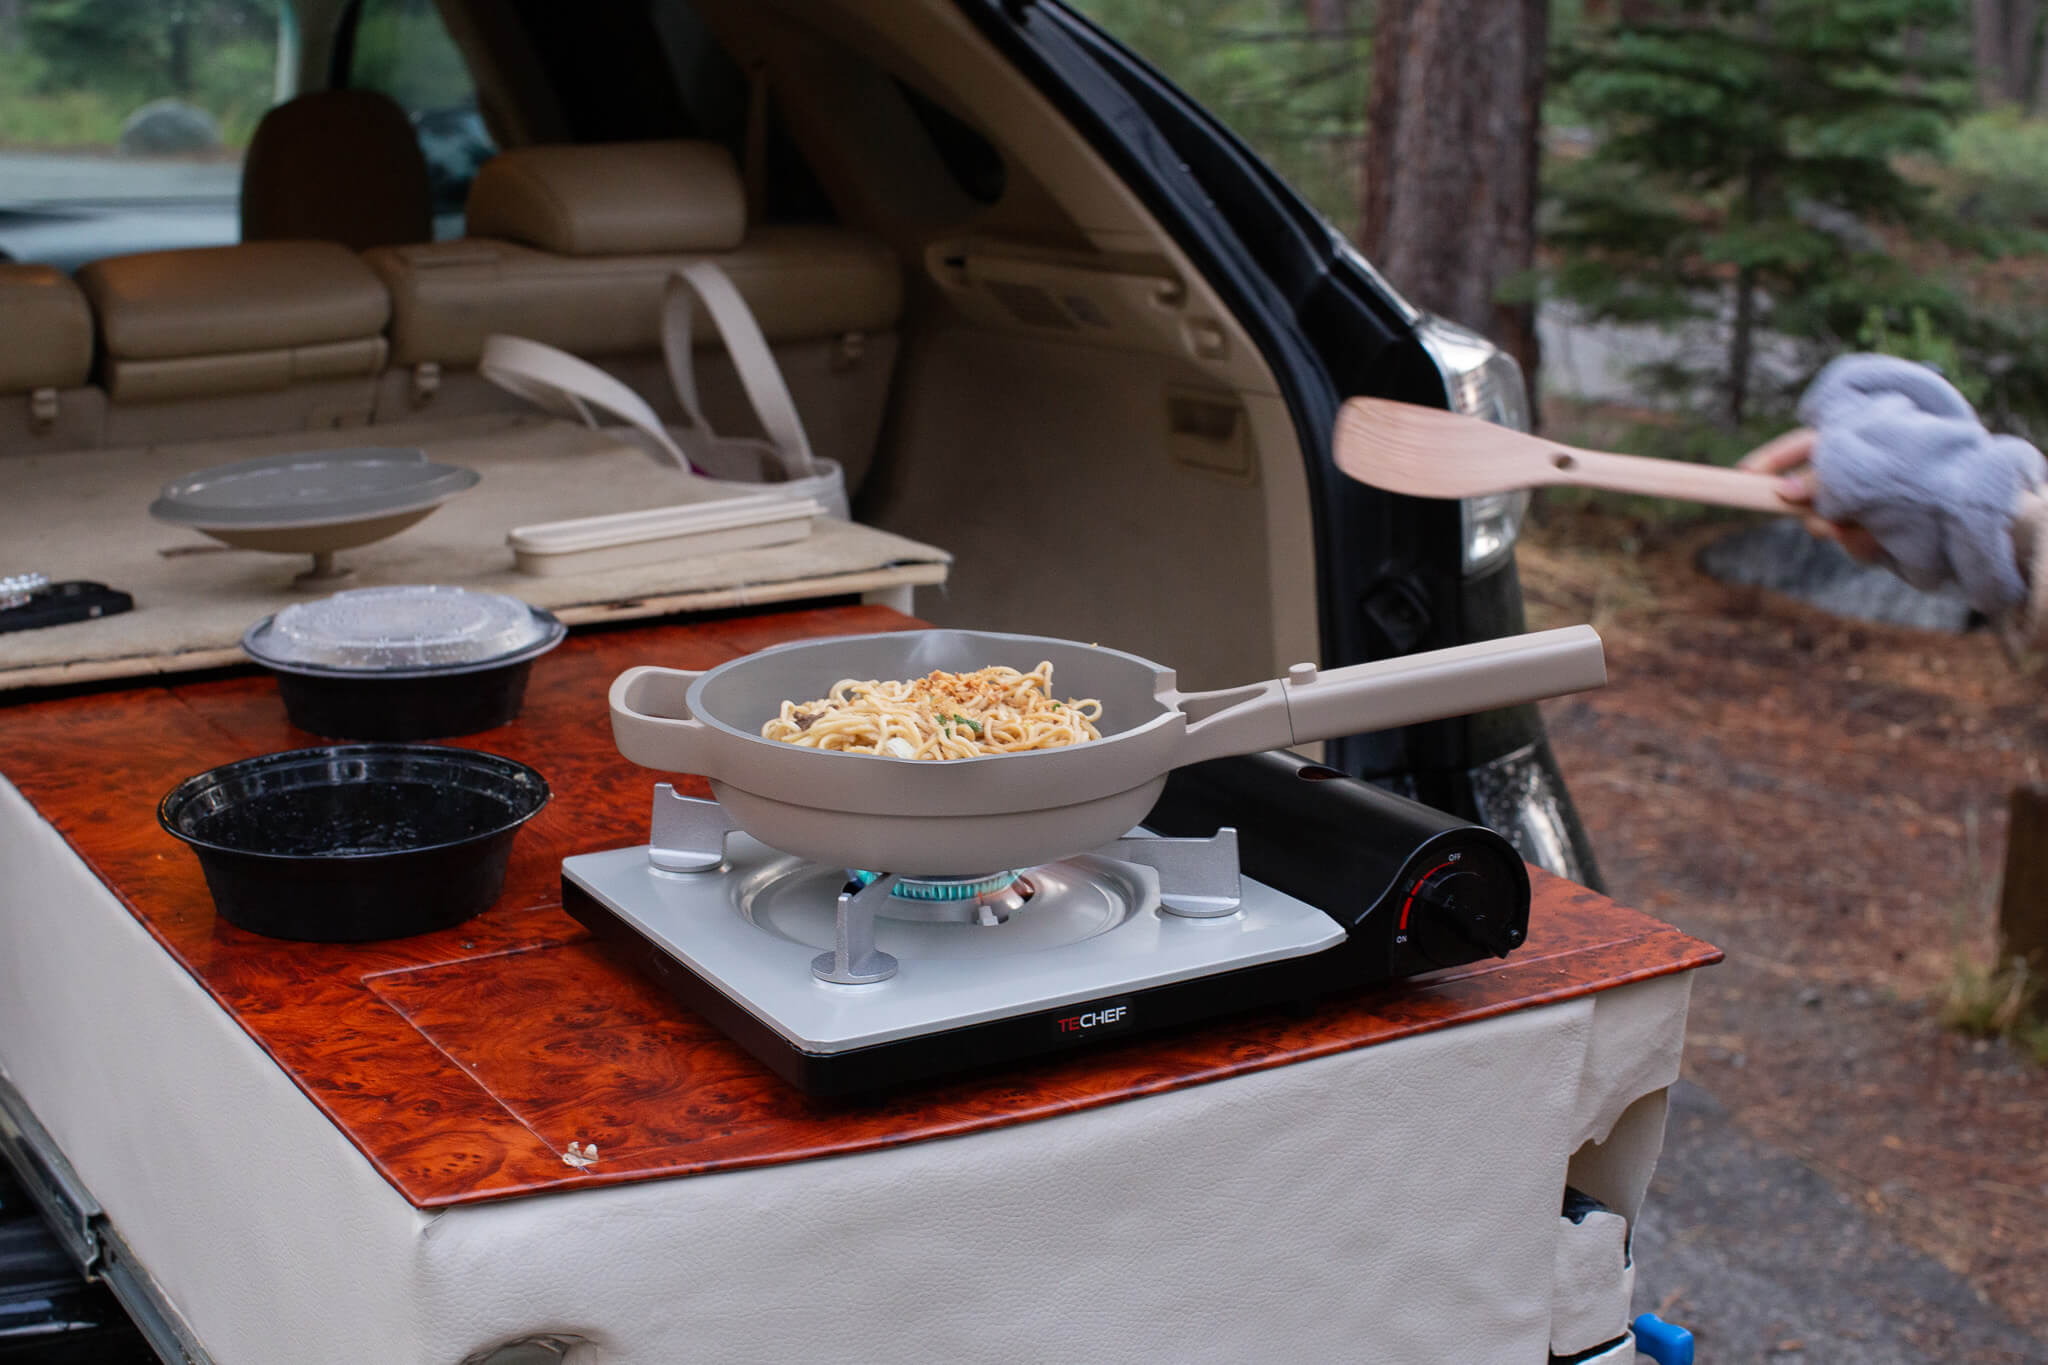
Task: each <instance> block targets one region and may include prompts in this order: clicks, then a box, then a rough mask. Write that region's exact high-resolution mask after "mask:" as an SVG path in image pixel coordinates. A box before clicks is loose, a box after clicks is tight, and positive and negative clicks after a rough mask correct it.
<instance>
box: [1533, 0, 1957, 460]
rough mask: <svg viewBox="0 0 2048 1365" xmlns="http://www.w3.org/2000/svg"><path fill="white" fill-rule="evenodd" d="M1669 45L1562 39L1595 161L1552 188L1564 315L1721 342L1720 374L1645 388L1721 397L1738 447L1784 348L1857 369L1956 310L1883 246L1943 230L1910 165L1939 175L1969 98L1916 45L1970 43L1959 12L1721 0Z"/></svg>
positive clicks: (1668, 373) (1684, 20)
mask: <svg viewBox="0 0 2048 1365" xmlns="http://www.w3.org/2000/svg"><path fill="white" fill-rule="evenodd" d="M1667 13H1668V14H1670V16H1671V17H1668V18H1665V19H1663V20H1661V21H1659V22H1656V23H1643V24H1635V25H1630V26H1619V25H1607V26H1601V27H1592V28H1588V27H1583V26H1580V25H1576V24H1574V25H1567V26H1565V36H1564V37H1563V39H1562V41H1561V45H1560V49H1559V51H1558V53H1557V54H1556V62H1555V67H1554V76H1555V79H1556V80H1557V83H1558V85H1559V87H1560V90H1561V93H1560V95H1559V103H1560V104H1562V105H1565V106H1568V107H1569V108H1570V109H1571V110H1572V111H1573V112H1574V113H1575V114H1577V115H1578V116H1579V117H1581V118H1583V119H1584V120H1585V122H1586V124H1587V126H1588V127H1589V129H1590V132H1591V134H1592V137H1593V139H1594V149H1593V151H1592V153H1591V154H1590V155H1589V156H1586V157H1584V158H1581V159H1578V160H1574V161H1561V162H1560V163H1559V164H1557V165H1555V166H1553V167H1552V170H1551V173H1550V175H1549V176H1548V178H1547V189H1548V190H1549V192H1550V196H1551V204H1550V206H1549V209H1548V213H1547V231H1546V237H1547V240H1548V242H1549V244H1550V246H1551V247H1552V248H1553V249H1554V251H1555V253H1556V256H1557V260H1558V264H1557V266H1556V269H1555V271H1554V272H1553V275H1552V284H1553V287H1554V289H1555V290H1556V292H1557V294H1558V295H1560V296H1561V297H1563V298H1566V299H1569V300H1571V301H1572V302H1573V303H1574V304H1575V305H1577V307H1578V309H1579V310H1580V311H1581V312H1582V313H1583V314H1585V315H1587V316H1590V317H1593V318H1597V319H1602V320H1610V321H1616V322H1631V323H1653V324H1658V325H1663V326H1672V325H1676V324H1682V323H1691V324H1694V325H1695V326H1706V327H1709V328H1720V329H1722V333H1723V335H1724V337H1725V338H1726V345H1725V347H1724V348H1723V349H1722V351H1721V353H1720V355H1719V357H1718V358H1717V359H1715V360H1713V361H1711V362H1708V363H1701V362H1699V361H1697V360H1688V361H1686V362H1683V363H1674V364H1671V365H1667V366H1666V367H1664V368H1663V369H1662V370H1661V371H1660V372H1658V373H1656V374H1652V375H1650V376H1648V377H1649V378H1650V379H1651V380H1652V381H1653V382H1655V383H1656V384H1657V385H1658V386H1659V387H1662V388H1664V389H1666V390H1667V391H1672V392H1676V393H1678V394H1682V395H1684V396H1687V397H1698V396H1700V395H1702V394H1704V393H1717V394H1719V395H1720V396H1721V398H1722V405H1721V410H1722V414H1723V420H1724V421H1725V422H1727V423H1728V424H1730V425H1740V424H1742V423H1743V422H1744V421H1745V419H1747V418H1748V417H1749V416H1750V415H1751V410H1752V409H1753V408H1755V407H1756V406H1757V405H1758V403H1759V401H1760V402H1761V404H1762V405H1763V406H1764V407H1765V408H1766V409H1768V408H1769V407H1771V406H1772V405H1773V404H1775V403H1778V402H1781V401H1782V399H1783V395H1782V394H1775V393H1764V394H1761V395H1759V394H1758V393H1757V392H1756V384H1757V381H1756V377H1755V375H1754V374H1753V373H1752V369H1753V365H1754V361H1753V360H1752V359H1751V354H1752V351H1753V348H1754V344H1755V341H1756V339H1757V338H1758V337H1759V336H1761V335H1763V334H1765V333H1766V332H1768V333H1769V334H1771V335H1774V336H1778V337H1789V338H1792V339H1794V340H1795V341H1799V342H1805V343H1809V344H1812V345H1813V346H1815V347H1817V348H1828V349H1839V348H1840V347H1841V345H1842V343H1843V342H1844V341H1845V340H1846V339H1847V338H1849V337H1852V336H1854V335H1855V334H1856V333H1857V332H1858V330H1859V329H1861V328H1863V327H1865V326H1866V324H1867V322H1868V319H1869V317H1870V315H1871V313H1872V310H1876V311H1877V313H1878V314H1879V316H1880V317H1881V318H1893V317H1896V318H1899V319H1902V320H1903V319H1909V318H1910V317H1911V316H1912V315H1913V310H1914V309H1916V308H1917V309H1920V310H1922V312H1923V313H1924V314H1925V315H1926V316H1928V317H1929V318H1932V319H1935V321H1936V322H1937V323H1939V322H1940V320H1941V318H1942V317H1943V315H1944V314H1945V313H1953V312H1954V311H1955V301H1954V299H1953V297H1951V296H1949V295H1947V294H1945V293H1944V291H1943V290H1942V289H1941V288H1940V287H1939V286H1938V285H1937V284H1935V283H1933V282H1930V281H1929V280H1928V279H1926V278H1925V277H1924V276H1923V274H1922V273H1921V272H1919V271H1917V270H1915V269H1913V268H1912V267H1910V266H1908V265H1906V264H1904V263H1901V262H1899V261H1897V260H1895V259H1894V258H1893V257H1892V256H1891V255H1890V254H1888V252H1887V251H1886V249H1885V247H1884V245H1883V238H1882V236H1881V235H1880V233H1879V231H1878V230H1877V229H1879V228H1883V227H1890V228H1898V229H1905V230H1907V231H1915V230H1929V225H1930V224H1931V222H1932V205H1931V204H1930V202H1929V195H1928V192H1927V190H1926V188H1925V187H1924V186H1922V185H1920V184H1917V183H1915V182H1914V181H1912V180H1910V179H1908V178H1907V177H1906V176H1905V175H1904V174H1903V173H1902V172H1901V169H1900V164H1901V160H1902V158H1907V157H1912V156H1921V157H1935V156H1938V155H1939V154H1940V153H1941V152H1942V150H1943V149H1944V148H1945V146H1946V143H1947V138H1948V133H1949V128H1950V126H1951V124H1952V122H1953V120H1954V118H1955V116H1956V114H1957V113H1958V111H1959V109H1960V107H1961V103H1962V100H1963V98H1964V94H1965V91H1964V87H1963V85H1962V83H1961V80H1960V76H1961V66H1960V63H1959V60H1958V58H1959V53H1958V52H1957V50H1956V49H1955V48H1954V47H1953V45H1951V44H1947V43H1945V42H1940V41H1930V42H1924V43H1923V44H1922V51H1921V52H1920V54H1919V55H1917V56H1916V55H1912V54H1911V53H1909V50H1908V46H1907V44H1906V43H1905V42H1904V41H1903V39H1902V37H1901V35H1902V34H1903V33H1905V32H1906V31H1908V30H1909V29H1916V28H1917V29H1919V30H1920V31H1922V32H1923V34H1936V35H1945V34H1953V33H1957V32H1960V27H1959V15H1958V11H1957V7H1956V5H1955V4H1954V3H1953V0H1857V2H1856V3H1845V2H1844V0H1770V3H1768V4H1762V3H1758V0H1705V2H1703V3H1695V4H1691V5H1686V6H1682V7H1679V8H1678V9H1676V10H1672V11H1667Z"/></svg>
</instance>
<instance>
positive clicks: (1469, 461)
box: [1335, 355, 2048, 640]
mask: <svg viewBox="0 0 2048 1365" xmlns="http://www.w3.org/2000/svg"><path fill="white" fill-rule="evenodd" d="M1799 414H1800V417H1801V418H1802V419H1804V420H1805V421H1806V422H1807V423H1808V425H1809V426H1810V427H1812V428H1813V430H1812V431H1811V432H1809V433H1788V434H1787V435H1786V436H1783V437H1780V438H1779V439H1778V440H1776V441H1772V442H1771V443H1769V444H1768V445H1766V446H1763V447H1762V448H1760V449H1759V450H1757V451H1755V452H1753V453H1752V454H1751V455H1750V456H1749V457H1748V459H1747V460H1746V461H1745V464H1746V465H1747V466H1748V467H1746V468H1737V469H1721V468H1718V467H1715V466H1712V465H1696V464H1686V463H1681V462H1678V461H1673V460H1653V459H1645V458H1642V457H1640V456H1631V455H1614V454H1609V453H1607V452H1604V451H1594V450H1580V449H1577V448H1576V447H1572V446H1567V445H1563V444H1561V443H1559V442H1556V441H1547V440H1544V439H1543V438H1541V437H1537V436H1530V435H1527V434H1525V433H1523V432H1517V431H1510V430H1507V429H1506V428H1503V427H1496V426H1492V425H1490V424H1488V423H1485V422H1481V421H1479V420H1477V419H1475V418H1470V417H1461V416H1458V415H1456V414H1454V413H1448V412H1440V411H1437V410H1435V409H1430V408H1418V407H1411V406H1409V405H1407V404H1404V403H1390V402H1386V401H1384V400H1380V399H1372V398H1354V399H1352V400H1350V401H1349V402H1347V403H1346V404H1345V405H1344V408H1343V410H1342V411H1341V412H1340V413H1339V414H1338V418H1337V437H1336V450H1335V457H1336V461H1337V466H1338V468H1340V469H1342V470H1343V471H1344V472H1345V473H1346V474H1349V475H1350V476H1351V477H1352V478H1355V479H1357V480H1359V481H1360V482H1362V483H1368V484H1371V485H1373V486H1374V487H1377V488H1385V489H1388V490H1390V491H1392V492H1396V493H1407V494H1411V495H1414V496H1417V497H1431V498H1465V497H1474V496H1477V495H1480V494H1484V493H1499V492H1506V491H1508V490H1510V489H1517V488H1535V487H1540V486H1543V485H1548V484H1569V485H1575V486H1578V487H1585V488H1604V489H1608V490H1610V491H1615V492H1626V493H1642V494H1648V495H1651V496H1655V497H1665V498H1683V499H1687V500H1689V501H1693V502H1704V503H1712V504H1715V505H1717V506H1723V507H1737V508H1744V509H1747V510H1751V511H1760V512H1775V513H1780V514H1784V515H1797V516H1806V517H1808V518H1812V517H1814V516H1816V515H1817V516H1818V517H1819V518H1820V519H1821V520H1822V522H1824V523H1827V524H1828V526H1829V528H1830V529H1829V530H1827V531H1820V532H1817V533H1820V534H1826V535H1828V538H1830V539H1834V540H1838V541H1844V542H1845V543H1848V544H1850V547H1851V548H1852V549H1865V550H1867V549H1870V548H1872V547H1875V548H1877V549H1879V550H1881V551H1882V552H1883V557H1884V562H1885V563H1886V564H1887V565H1888V567H1890V568H1892V569H1893V570H1894V571H1895V572H1897V573H1898V574H1899V576H1900V577H1902V578H1904V579H1905V580H1906V581H1907V582H1909V583H1911V584H1913V585H1914V586H1915V587H1919V588H1923V589H1931V588H1936V587H1940V586H1942V585H1944V584H1947V583H1958V584H1960V585H1961V586H1962V589H1963V592H1964V594H1965V595H1966V596H1967V597H1968V598H1969V600H1970V603H1971V605H1973V606H1975V607H1976V608H1977V609H1978V610H1979V611H1982V612H1983V613H1984V614H1985V615H1987V616H1990V617H1993V618H1994V619H2003V620H2005V621H2006V622H2007V623H2008V624H2010V625H2013V626H2015V627H2017V628H2018V629H2020V630H2021V631H2022V632H2024V633H2025V634H2026V635H2028V636H2030V637H2032V638H2035V639H2037V640H2038V639H2042V638H2044V634H2048V461H2044V460H2043V459H2042V457H2041V454H2040V452H2039V451H2037V450H2035V449H2034V448H2033V447H2032V446H2030V445H2028V444H2027V443H2026V442H2025V441H2022V440H2019V439H2018V438H2017V437H2011V436H1998V435H1994V434H1992V433H1990V432H1987V431H1986V430H1985V429H1984V427H1983V425H1982V424H1981V423H1979V422H1978V420H1977V416H1976V413H1975V412H1974V411H1973V410H1972V409H1971V408H1970V405H1969V403H1968V402H1967V401H1966V400H1965V399H1964V398H1963V396H1962V395H1961V394H1959V393H1957V392H1956V390H1955V389H1954V387H1953V386H1951V385H1950V384H1949V383H1948V382H1947V381H1946V380H1944V379H1943V378H1942V377H1941V376H1940V375H1938V374H1936V373H1935V372H1934V371H1932V370H1929V369H1927V368H1926V367H1924V366H1920V365H1915V364H1913V363H1911V362H1909V361H1904V360H1896V359H1893V358H1892V357H1889V356H1874V355H1857V356H1844V357H1842V358H1840V359H1838V360H1836V361H1834V362H1833V363H1831V364H1830V365H1829V366H1828V367H1827V368H1826V369H1825V370H1823V371H1822V372H1821V375H1820V377H1819V378H1818V379H1816V380H1815V381H1814V382H1813V385H1812V387H1810V388H1809V389H1808V390H1807V392H1806V395H1805V397H1804V398H1803V399H1801V401H1800V405H1799ZM1802 465H1803V466H1806V467H1807V470H1808V472H1806V473H1802V474H1797V475H1793V476H1792V477H1790V478H1781V477H1776V476H1779V475H1792V471H1794V470H1795V469H1798V468H1799V467H1800V466H1802ZM1852 528H1856V529H1859V530H1860V532H1861V533H1862V535H1863V536H1867V538H1868V539H1867V540H1864V539H1861V538H1860V537H1859V536H1858V535H1857V534H1856V533H1855V530H1852Z"/></svg>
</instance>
